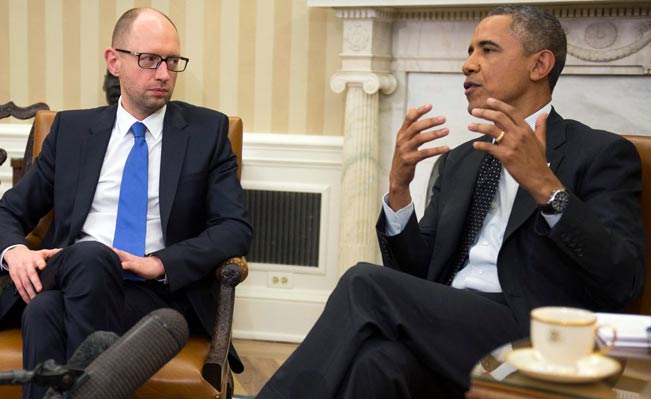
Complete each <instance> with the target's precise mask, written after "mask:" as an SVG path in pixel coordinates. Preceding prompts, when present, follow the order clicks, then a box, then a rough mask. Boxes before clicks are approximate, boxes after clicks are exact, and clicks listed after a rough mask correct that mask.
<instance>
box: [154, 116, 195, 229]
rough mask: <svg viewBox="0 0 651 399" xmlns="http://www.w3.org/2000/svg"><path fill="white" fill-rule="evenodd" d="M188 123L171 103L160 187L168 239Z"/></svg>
mask: <svg viewBox="0 0 651 399" xmlns="http://www.w3.org/2000/svg"><path fill="white" fill-rule="evenodd" d="M187 125H188V123H187V121H186V120H185V118H184V117H183V115H181V112H180V111H179V110H178V108H177V107H176V106H175V105H174V103H169V104H168V105H167V111H166V113H165V123H164V125H163V144H162V149H161V166H160V188H159V201H160V217H161V225H162V228H163V236H164V238H165V239H167V223H168V222H169V217H170V212H171V211H172V204H173V203H174V196H175V194H176V190H177V187H178V183H179V178H180V176H181V170H182V168H183V161H184V159H185V151H186V147H187V144H188V138H189V135H188V133H187V131H186V130H185V128H186V127H187Z"/></svg>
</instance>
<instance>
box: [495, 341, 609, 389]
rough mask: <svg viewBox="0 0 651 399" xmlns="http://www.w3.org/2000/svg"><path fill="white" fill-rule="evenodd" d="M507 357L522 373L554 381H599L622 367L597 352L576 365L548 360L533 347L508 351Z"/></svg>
mask: <svg viewBox="0 0 651 399" xmlns="http://www.w3.org/2000/svg"><path fill="white" fill-rule="evenodd" d="M505 358H506V361H507V362H509V363H511V364H512V365H513V366H515V367H517V369H518V370H519V371H520V372H521V373H523V374H526V375H528V376H529V377H534V378H538V379H541V380H545V381H552V382H565V383H573V382H575V383H581V382H593V381H598V380H600V379H602V378H605V377H608V376H610V375H612V374H615V373H616V372H618V371H619V369H620V367H621V366H620V365H619V363H617V362H616V361H615V360H613V359H611V358H609V357H605V356H601V355H597V354H593V355H590V356H587V357H585V358H583V359H581V360H579V361H578V362H577V365H576V367H564V366H559V365H554V364H550V363H548V362H546V361H545V360H544V359H543V357H542V356H541V355H540V353H538V351H537V350H535V349H532V348H525V349H516V350H514V351H512V352H509V353H507V354H506V356H505Z"/></svg>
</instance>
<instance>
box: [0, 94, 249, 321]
mask: <svg viewBox="0 0 651 399" xmlns="http://www.w3.org/2000/svg"><path fill="white" fill-rule="evenodd" d="M116 111H117V106H116V105H113V106H108V107H101V108H96V109H91V110H80V111H64V112H59V113H57V115H56V118H55V120H54V123H53V125H52V129H51V132H50V134H49V135H48V136H47V138H46V140H45V142H44V145H43V149H42V151H41V154H40V155H39V157H38V159H37V160H36V161H35V163H34V165H33V167H32V168H30V170H29V172H28V173H27V174H26V175H25V176H24V177H23V178H22V180H21V181H20V182H19V183H18V184H17V185H16V186H15V187H14V188H13V189H11V190H9V191H8V192H7V193H6V194H5V196H4V197H3V199H2V201H0V248H6V247H7V246H9V245H13V244H21V243H25V234H26V233H27V232H29V231H31V229H33V228H34V227H35V226H36V224H37V222H38V220H39V219H40V218H41V217H42V216H43V215H45V214H46V213H47V212H48V211H49V210H50V209H52V208H54V220H53V222H52V224H51V226H50V229H49V231H48V233H47V234H46V236H45V238H44V240H43V244H42V246H43V248H55V247H65V246H68V245H70V244H72V243H74V242H75V240H76V239H77V238H78V237H79V235H80V233H81V229H82V227H83V224H84V221H85V220H86V216H87V215H88V211H89V209H90V206H91V202H92V200H93V196H94V194H95V189H96V186H97V181H98V177H99V173H100V169H101V167H102V162H103V160H104V154H105V152H106V148H107V146H108V142H109V138H110V135H111V130H112V129H113V125H114V123H115V115H116ZM161 151H162V152H161V170H160V188H159V190H160V191H159V201H160V215H161V223H162V227H163V236H164V239H165V245H166V247H165V249H162V250H160V251H157V252H156V253H154V255H156V256H158V257H159V258H160V259H161V260H162V262H163V264H164V265H165V272H166V273H167V279H168V282H169V288H170V290H171V291H172V292H175V291H178V290H182V291H183V292H184V293H185V294H186V295H187V297H188V299H189V301H190V302H191V303H192V306H193V308H194V310H195V311H196V313H197V315H198V317H199V319H200V321H201V323H202V325H203V327H204V329H205V330H206V331H207V332H209V333H210V332H212V329H213V326H214V322H215V290H216V285H215V284H216V283H215V280H214V278H213V276H212V271H213V270H214V269H215V268H216V266H217V265H219V263H220V262H222V261H224V260H226V259H228V258H230V257H233V256H242V255H245V254H246V253H247V252H248V249H249V246H250V242H251V237H252V230H251V227H250V225H249V222H248V212H247V209H246V202H245V199H244V194H243V191H242V188H241V186H240V183H239V180H238V178H237V175H236V171H237V164H236V161H235V155H234V154H233V153H232V152H231V147H230V142H229V140H228V118H227V117H226V116H225V115H224V114H221V113H218V112H216V111H212V110H209V109H206V108H200V107H195V106H192V105H189V104H186V103H182V102H171V103H169V104H168V106H167V111H166V114H165V121H164V125H163V142H162V149H161ZM16 298H17V299H18V298H19V297H18V296H17V297H16ZM4 306H6V304H4ZM6 310H7V309H0V316H1V315H2V314H4V312H5V311H6Z"/></svg>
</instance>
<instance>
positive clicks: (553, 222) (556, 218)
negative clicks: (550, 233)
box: [540, 212, 563, 229]
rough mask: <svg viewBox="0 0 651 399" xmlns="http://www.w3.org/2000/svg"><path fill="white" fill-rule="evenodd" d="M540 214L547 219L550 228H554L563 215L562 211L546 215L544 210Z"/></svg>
mask: <svg viewBox="0 0 651 399" xmlns="http://www.w3.org/2000/svg"><path fill="white" fill-rule="evenodd" d="M540 214H541V215H542V216H543V217H544V218H545V221H546V222H547V224H548V225H549V228H551V229H553V228H554V226H556V224H557V223H558V221H559V220H561V216H563V214H562V213H556V214H554V215H546V214H545V213H543V212H540Z"/></svg>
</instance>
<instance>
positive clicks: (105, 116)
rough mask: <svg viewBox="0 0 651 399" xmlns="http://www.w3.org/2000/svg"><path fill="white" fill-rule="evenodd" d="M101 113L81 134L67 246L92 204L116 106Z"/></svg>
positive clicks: (80, 226) (79, 228) (78, 230)
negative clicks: (76, 179) (77, 178)
mask: <svg viewBox="0 0 651 399" xmlns="http://www.w3.org/2000/svg"><path fill="white" fill-rule="evenodd" d="M100 112H101V113H100V115H99V117H98V118H97V121H96V122H95V123H93V124H92V127H90V128H89V129H88V130H87V131H85V132H82V133H81V134H80V143H79V157H78V160H79V164H78V169H77V170H79V181H78V185H77V193H76V195H75V199H74V201H75V202H74V205H73V208H72V216H71V218H70V236H69V237H68V241H69V242H70V241H71V240H73V239H74V238H75V237H76V236H77V235H78V234H79V232H80V231H81V228H82V226H83V223H84V221H85V220H86V216H87V215H88V211H89V209H90V205H91V203H92V201H93V197H94V195H95V189H96V188H97V182H98V180H99V173H100V171H101V169H102V164H103V163H104V155H105V154H106V148H107V147H108V143H109V139H110V138H111V131H112V130H113V124H114V123H115V113H116V112H117V106H111V107H107V108H105V109H104V110H102V111H100Z"/></svg>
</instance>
